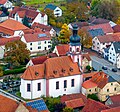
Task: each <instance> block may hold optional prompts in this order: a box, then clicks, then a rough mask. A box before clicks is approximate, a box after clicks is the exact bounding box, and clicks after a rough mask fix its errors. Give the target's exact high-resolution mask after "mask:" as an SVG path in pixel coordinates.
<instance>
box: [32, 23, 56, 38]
mask: <svg viewBox="0 0 120 112" xmlns="http://www.w3.org/2000/svg"><path fill="white" fill-rule="evenodd" d="M31 28H32V29H35V28H40V29H41V30H42V31H43V32H49V33H50V35H51V37H55V36H56V31H55V30H54V29H53V27H51V26H48V25H44V24H40V23H34V24H33V25H32V26H31Z"/></svg>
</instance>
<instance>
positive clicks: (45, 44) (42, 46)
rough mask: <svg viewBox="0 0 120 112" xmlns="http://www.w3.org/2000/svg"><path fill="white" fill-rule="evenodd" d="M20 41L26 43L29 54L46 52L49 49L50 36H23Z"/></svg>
mask: <svg viewBox="0 0 120 112" xmlns="http://www.w3.org/2000/svg"><path fill="white" fill-rule="evenodd" d="M21 40H22V41H23V42H24V43H26V45H27V48H28V49H29V50H30V52H31V54H34V53H38V52H40V51H46V50H49V49H50V48H51V36H50V34H46V33H33V34H24V36H22V38H21Z"/></svg>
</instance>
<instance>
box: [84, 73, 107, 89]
mask: <svg viewBox="0 0 120 112" xmlns="http://www.w3.org/2000/svg"><path fill="white" fill-rule="evenodd" d="M107 83H108V78H107V75H106V74H105V73H104V72H102V71H100V72H97V73H95V74H94V75H93V76H92V78H91V79H89V80H87V81H85V82H83V84H82V86H83V87H84V88H86V89H88V88H93V87H96V86H97V87H99V88H101V89H102V88H103V87H104V86H105V85H106V84H107Z"/></svg>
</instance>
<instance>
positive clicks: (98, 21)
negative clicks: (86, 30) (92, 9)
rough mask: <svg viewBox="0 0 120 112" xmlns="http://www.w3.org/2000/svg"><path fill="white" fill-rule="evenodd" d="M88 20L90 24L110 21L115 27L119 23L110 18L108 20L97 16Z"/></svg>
mask: <svg viewBox="0 0 120 112" xmlns="http://www.w3.org/2000/svg"><path fill="white" fill-rule="evenodd" d="M88 22H89V24H92V25H97V24H103V23H109V24H110V26H111V27H114V26H116V25H117V24H116V23H114V22H113V21H110V20H107V19H103V18H96V17H95V16H94V17H91V18H89V20H88Z"/></svg>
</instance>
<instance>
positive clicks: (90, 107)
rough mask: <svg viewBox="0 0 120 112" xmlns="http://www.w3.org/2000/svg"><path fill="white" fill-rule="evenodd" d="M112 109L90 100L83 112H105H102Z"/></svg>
mask: <svg viewBox="0 0 120 112" xmlns="http://www.w3.org/2000/svg"><path fill="white" fill-rule="evenodd" d="M106 109H110V108H109V107H108V106H106V105H104V104H102V103H101V102H98V101H95V100H92V99H88V100H87V103H86V105H85V106H84V108H83V109H82V112H103V111H102V110H106Z"/></svg>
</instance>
